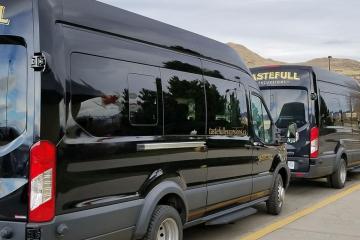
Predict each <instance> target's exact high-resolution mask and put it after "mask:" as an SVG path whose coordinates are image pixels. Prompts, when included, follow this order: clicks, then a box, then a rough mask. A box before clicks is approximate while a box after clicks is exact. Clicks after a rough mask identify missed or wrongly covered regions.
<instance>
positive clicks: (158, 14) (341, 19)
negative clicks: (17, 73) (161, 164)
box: [99, 0, 360, 63]
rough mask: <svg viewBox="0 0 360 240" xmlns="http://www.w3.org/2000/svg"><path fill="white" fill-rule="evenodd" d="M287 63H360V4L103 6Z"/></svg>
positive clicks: (166, 1)
mask: <svg viewBox="0 0 360 240" xmlns="http://www.w3.org/2000/svg"><path fill="white" fill-rule="evenodd" d="M99 1H101V2H105V3H107V4H111V5H114V6H117V7H120V8H123V9H126V10H129V11H132V12H136V13H139V14H141V15H144V16H147V17H150V18H153V19H156V20H160V21H162V22H166V23H168V24H171V25H174V26H177V27H180V28H183V29H186V30H189V31H192V32H196V33H198V34H201V35H204V36H207V37H210V38H213V39H215V40H218V41H221V42H224V43H228V42H235V43H239V44H242V45H244V46H246V47H248V48H249V49H251V50H253V51H255V52H256V53H258V54H260V55H262V56H264V57H266V58H273V59H276V60H281V61H286V62H293V63H296V62H303V61H307V60H310V59H313V58H318V57H327V56H329V55H331V56H333V57H336V58H352V59H356V60H360V1H359V0H221V1H220V0H171V1H170V0H99Z"/></svg>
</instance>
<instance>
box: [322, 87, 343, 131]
mask: <svg viewBox="0 0 360 240" xmlns="http://www.w3.org/2000/svg"><path fill="white" fill-rule="evenodd" d="M338 98H339V95H336V94H332V93H325V92H321V93H320V101H321V102H320V115H321V124H322V126H343V120H342V119H343V118H342V110H341V105H340V101H339V99H338Z"/></svg>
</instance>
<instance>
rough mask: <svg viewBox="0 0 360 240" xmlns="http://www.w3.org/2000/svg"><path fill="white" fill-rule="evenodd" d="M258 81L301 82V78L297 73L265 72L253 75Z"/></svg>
mask: <svg viewBox="0 0 360 240" xmlns="http://www.w3.org/2000/svg"><path fill="white" fill-rule="evenodd" d="M253 77H254V79H255V80H256V81H267V80H280V79H281V80H300V76H299V74H298V73H297V72H264V73H257V74H253Z"/></svg>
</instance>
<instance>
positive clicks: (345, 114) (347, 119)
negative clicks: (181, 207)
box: [338, 96, 352, 127]
mask: <svg viewBox="0 0 360 240" xmlns="http://www.w3.org/2000/svg"><path fill="white" fill-rule="evenodd" d="M338 98H339V100H340V104H341V111H342V121H343V125H344V126H345V127H352V123H351V101H350V97H347V96H338Z"/></svg>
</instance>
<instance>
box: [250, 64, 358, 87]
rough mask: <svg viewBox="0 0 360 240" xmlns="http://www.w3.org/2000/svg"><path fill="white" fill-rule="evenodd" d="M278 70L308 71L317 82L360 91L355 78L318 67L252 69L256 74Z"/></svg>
mask: <svg viewBox="0 0 360 240" xmlns="http://www.w3.org/2000/svg"><path fill="white" fill-rule="evenodd" d="M278 68H281V69H298V70H308V71H311V72H313V73H314V74H315V76H316V79H317V80H320V81H324V82H329V83H333V84H337V85H341V86H344V87H349V88H352V89H354V90H357V91H360V84H359V82H358V81H357V80H355V79H354V78H351V77H347V76H344V75H342V74H339V73H336V72H330V71H328V70H325V69H322V68H318V67H312V66H306V65H276V66H275V65H274V66H262V67H256V68H251V69H250V71H251V72H255V71H263V70H269V69H278Z"/></svg>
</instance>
